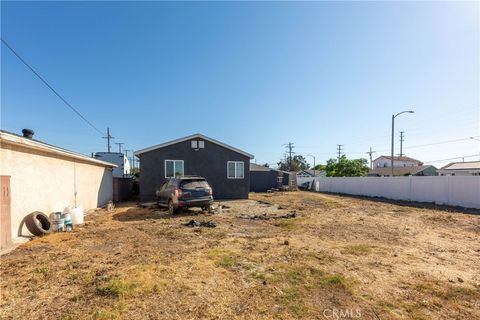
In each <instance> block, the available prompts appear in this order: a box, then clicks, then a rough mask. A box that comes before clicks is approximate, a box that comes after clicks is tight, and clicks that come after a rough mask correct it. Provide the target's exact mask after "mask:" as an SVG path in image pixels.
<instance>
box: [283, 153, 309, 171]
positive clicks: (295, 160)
mask: <svg viewBox="0 0 480 320" xmlns="http://www.w3.org/2000/svg"><path fill="white" fill-rule="evenodd" d="M308 168H309V166H308V163H307V159H305V157H304V156H302V155H296V156H293V157H292V161H291V163H289V161H288V159H286V160H282V161H280V162H278V169H279V170H283V171H300V170H304V169H308Z"/></svg>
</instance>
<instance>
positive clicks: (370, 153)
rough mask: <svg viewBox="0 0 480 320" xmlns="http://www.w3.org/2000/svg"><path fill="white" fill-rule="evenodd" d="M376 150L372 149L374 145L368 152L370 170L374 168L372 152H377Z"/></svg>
mask: <svg viewBox="0 0 480 320" xmlns="http://www.w3.org/2000/svg"><path fill="white" fill-rule="evenodd" d="M375 152H376V151H373V150H372V147H370V151H369V152H367V154H368V155H369V156H370V170H373V162H372V154H373V153H375Z"/></svg>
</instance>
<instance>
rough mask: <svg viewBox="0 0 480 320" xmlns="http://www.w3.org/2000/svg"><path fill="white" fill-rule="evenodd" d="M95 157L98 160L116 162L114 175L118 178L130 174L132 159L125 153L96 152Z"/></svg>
mask: <svg viewBox="0 0 480 320" xmlns="http://www.w3.org/2000/svg"><path fill="white" fill-rule="evenodd" d="M93 157H94V158H95V159H98V160H102V161H106V162H110V163H113V164H116V165H117V167H116V168H115V169H113V176H114V177H116V178H120V177H126V176H130V161H128V159H127V157H126V156H125V154H123V153H120V152H95V153H94V154H93Z"/></svg>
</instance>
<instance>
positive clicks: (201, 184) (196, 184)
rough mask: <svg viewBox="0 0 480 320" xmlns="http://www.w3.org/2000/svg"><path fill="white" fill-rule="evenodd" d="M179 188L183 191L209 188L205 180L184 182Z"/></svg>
mask: <svg viewBox="0 0 480 320" xmlns="http://www.w3.org/2000/svg"><path fill="white" fill-rule="evenodd" d="M180 187H181V188H185V189H197V188H204V189H206V188H208V187H210V186H209V185H208V183H207V181H205V180H184V181H182V183H181V184H180Z"/></svg>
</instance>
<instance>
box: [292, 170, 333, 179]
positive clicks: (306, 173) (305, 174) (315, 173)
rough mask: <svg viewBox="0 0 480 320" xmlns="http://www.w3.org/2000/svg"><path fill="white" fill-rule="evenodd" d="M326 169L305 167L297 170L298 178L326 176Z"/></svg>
mask: <svg viewBox="0 0 480 320" xmlns="http://www.w3.org/2000/svg"><path fill="white" fill-rule="evenodd" d="M326 176H327V174H326V172H325V170H313V169H305V170H300V171H298V172H297V178H313V177H326Z"/></svg>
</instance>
